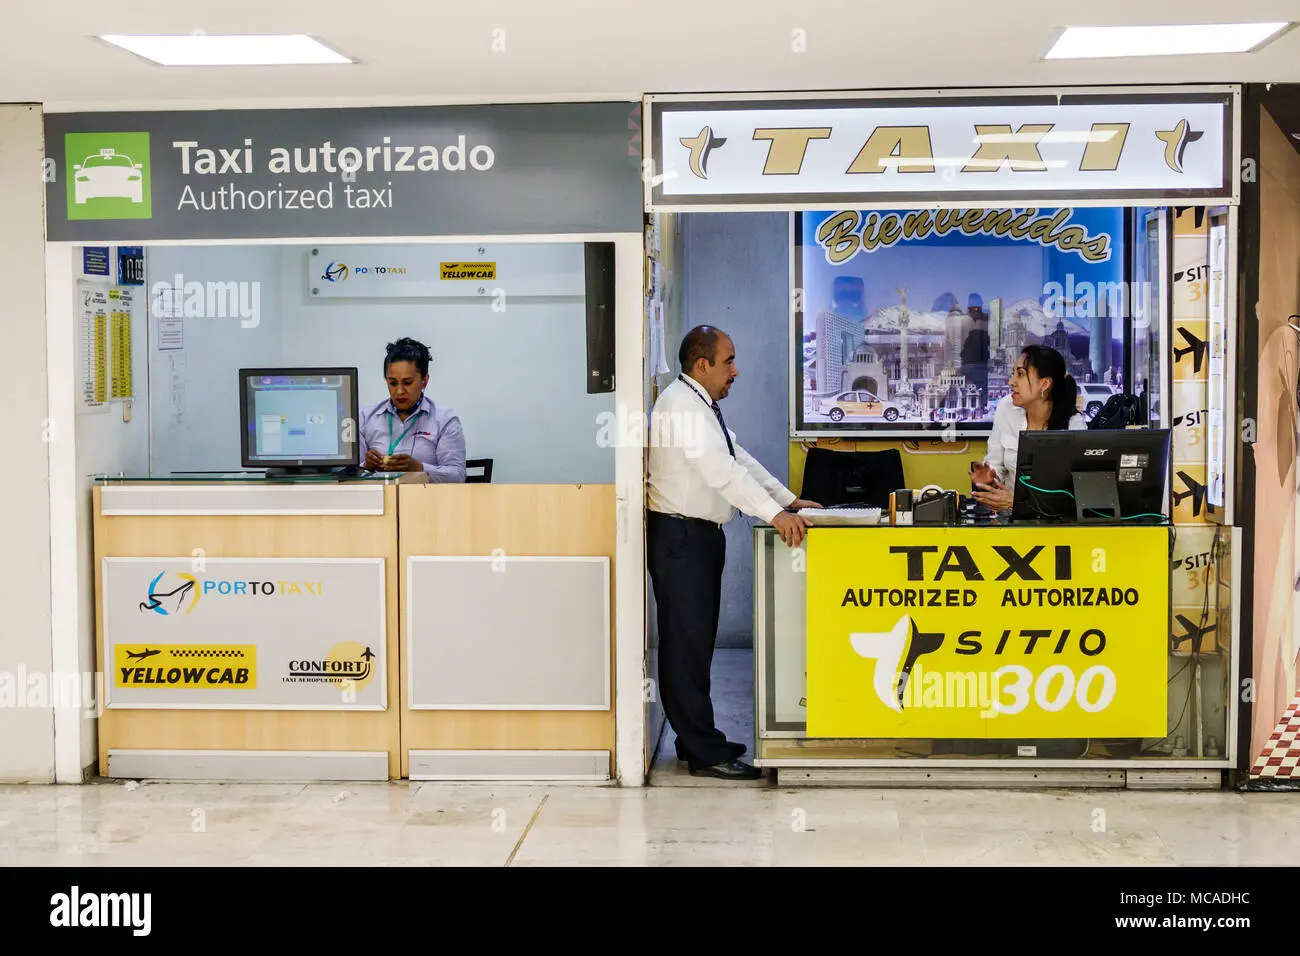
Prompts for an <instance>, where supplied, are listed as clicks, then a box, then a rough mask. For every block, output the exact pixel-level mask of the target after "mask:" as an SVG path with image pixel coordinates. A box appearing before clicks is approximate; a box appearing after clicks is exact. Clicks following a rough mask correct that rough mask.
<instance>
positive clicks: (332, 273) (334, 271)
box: [321, 262, 349, 282]
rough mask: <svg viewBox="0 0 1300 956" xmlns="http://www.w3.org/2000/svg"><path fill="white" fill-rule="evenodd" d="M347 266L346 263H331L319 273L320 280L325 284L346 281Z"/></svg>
mask: <svg viewBox="0 0 1300 956" xmlns="http://www.w3.org/2000/svg"><path fill="white" fill-rule="evenodd" d="M348 275H349V271H348V266H347V263H346V262H331V263H330V264H329V265H327V266H326V267H325V271H324V272H323V273H321V278H322V279H324V280H325V281H326V282H346V281H347V280H348Z"/></svg>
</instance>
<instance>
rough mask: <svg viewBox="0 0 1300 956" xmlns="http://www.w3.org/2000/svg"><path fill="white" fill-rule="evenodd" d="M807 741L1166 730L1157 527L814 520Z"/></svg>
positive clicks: (1163, 555) (1153, 733)
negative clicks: (864, 524) (867, 525)
mask: <svg viewBox="0 0 1300 956" xmlns="http://www.w3.org/2000/svg"><path fill="white" fill-rule="evenodd" d="M807 555H808V556H807V588H808V592H807V593H808V599H807V600H808V609H807V655H808V656H807V662H808V664H807V666H808V693H807V697H808V704H807V706H808V736H809V737H822V738H888V739H910V738H915V739H974V738H1004V739H1006V738H1019V739H1025V740H1036V739H1045V738H1090V737H1125V738H1136V737H1163V736H1164V735H1165V734H1166V733H1167V726H1166V725H1167V722H1168V714H1167V703H1168V701H1167V696H1168V695H1167V694H1166V687H1165V685H1166V683H1167V681H1168V670H1169V665H1168V638H1167V637H1166V636H1165V635H1166V634H1167V633H1168V630H1169V613H1170V612H1169V596H1170V595H1169V529H1168V528H1161V527H1153V528H1101V527H1094V528H1052V529H1050V531H1048V530H1046V529H1041V528H1032V527H1031V528H945V529H929V528H926V529H921V528H915V529H914V528H896V529H887V530H880V529H851V528H814V529H813V530H812V531H811V532H810V533H809V536H808V552H807Z"/></svg>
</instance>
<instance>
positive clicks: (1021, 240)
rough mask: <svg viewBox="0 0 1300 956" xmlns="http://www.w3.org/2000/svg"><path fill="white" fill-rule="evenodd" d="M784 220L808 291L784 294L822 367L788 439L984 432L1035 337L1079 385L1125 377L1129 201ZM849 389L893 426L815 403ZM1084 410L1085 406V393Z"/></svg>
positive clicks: (799, 335)
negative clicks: (890, 412) (889, 412)
mask: <svg viewBox="0 0 1300 956" xmlns="http://www.w3.org/2000/svg"><path fill="white" fill-rule="evenodd" d="M794 216H795V245H794V249H793V255H794V273H795V280H796V287H797V288H799V289H800V290H802V293H803V294H802V295H801V296H794V297H792V301H794V302H795V304H796V305H800V306H801V308H802V311H797V312H796V314H795V317H794V324H795V341H796V342H798V343H800V350H801V353H802V357H803V361H804V362H805V363H806V364H807V363H815V365H816V368H817V376H816V379H815V382H816V384H813V380H812V379H810V378H809V377H807V376H805V377H804V378H803V380H802V388H803V394H802V395H801V396H799V395H797V396H795V397H794V398H795V400H794V402H793V407H794V409H795V410H796V414H795V417H794V420H793V422H792V426H793V430H794V432H795V433H796V435H804V436H807V435H816V434H817V433H818V432H827V431H830V432H838V433H858V434H862V435H879V434H882V433H883V434H890V433H892V434H896V435H906V434H917V433H924V432H928V431H932V430H941V429H943V428H944V427H945V426H944V423H945V422H946V421H958V422H960V423H961V424H960V427H959V432H961V433H964V434H969V435H972V436H975V437H979V436H980V435H981V433H986V432H987V431H988V428H989V426H990V424H991V423H992V420H993V411H994V409H995V407H996V406H997V403H998V402H999V401H1000V400H1001V399H1002V398H1004V397H1005V396H1006V395H1007V394H1008V393H1009V392H1010V385H1009V379H1010V377H1011V375H1012V370H1013V368H1014V366H1015V363H1016V360H1017V358H1018V357H1019V353H1020V350H1021V349H1022V348H1023V347H1024V346H1026V345H1029V344H1041V345H1046V346H1048V347H1050V348H1054V349H1056V350H1057V351H1058V352H1060V353H1061V356H1062V358H1063V359H1064V360H1065V362H1066V365H1067V367H1068V368H1069V371H1070V373H1071V374H1072V375H1073V376H1074V378H1075V380H1076V381H1077V382H1079V383H1080V384H1083V383H1087V382H1096V383H1100V384H1105V385H1113V386H1115V387H1116V388H1119V387H1121V386H1122V383H1123V379H1124V360H1125V356H1124V334H1123V328H1124V319H1123V316H1124V315H1125V314H1126V311H1127V308H1128V306H1127V302H1126V300H1125V296H1124V289H1125V281H1124V280H1125V278H1126V275H1125V262H1126V254H1127V251H1128V248H1129V245H1130V243H1129V241H1128V240H1127V239H1126V236H1125V211H1124V210H1123V209H1120V208H1091V207H1090V208H1061V209H1039V208H1034V207H1026V208H1012V209H971V210H957V209H939V210H911V211H908V210H897V211H894V210H891V211H886V210H840V211H829V212H804V213H795V214H794ZM1152 334H1153V333H1148V334H1147V337H1146V338H1145V339H1144V340H1143V341H1144V342H1146V343H1148V347H1149V346H1150V343H1151V342H1152V341H1153V339H1152ZM804 343H809V344H811V345H812V348H811V352H812V353H815V354H810V350H809V349H808V348H805V347H804ZM846 387H847V388H855V387H856V388H857V389H860V390H861V391H859V396H860V397H859V399H858V400H860V401H882V402H889V403H890V404H892V405H894V406H896V407H897V409H898V410H899V412H900V414H899V415H897V416H896V420H895V421H893V422H888V421H885V420H883V419H874V418H873V419H870V420H867V419H863V418H861V417H859V418H857V419H855V420H853V421H848V420H847V419H844V418H841V419H840V420H839V421H834V420H832V418H831V416H830V415H829V409H828V410H827V411H825V412H824V411H822V405H823V403H824V402H825V401H826V399H827V398H828V397H830V396H834V395H836V394H838V392H839V390H840V389H843V388H846ZM868 391H869V392H870V394H869V395H868ZM1081 397H1082V396H1081ZM1079 411H1080V412H1083V413H1084V414H1085V416H1087V415H1089V414H1090V413H1091V412H1093V411H1095V409H1089V406H1088V403H1086V402H1082V401H1081V402H1080V404H1079Z"/></svg>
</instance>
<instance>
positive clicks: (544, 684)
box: [93, 473, 615, 781]
mask: <svg viewBox="0 0 1300 956" xmlns="http://www.w3.org/2000/svg"><path fill="white" fill-rule="evenodd" d="M93 509H94V555H95V594H96V609H95V616H96V651H97V658H98V660H97V664H98V669H99V671H100V672H101V673H102V674H103V675H104V691H105V693H104V707H103V712H102V715H101V717H100V720H99V771H100V774H101V775H103V776H106V777H128V778H148V779H173V780H175V779H186V780H230V781H234V780H279V781H299V780H301V781H326V780H388V779H397V778H403V777H406V778H411V779H447V780H481V779H521V780H553V779H566V780H595V781H599V780H607V779H609V778H610V777H611V775H612V772H613V760H614V741H615V732H614V699H613V693H612V688H613V668H614V654H613V627H612V620H613V617H612V615H613V612H614V608H613V591H612V582H613V574H612V564H613V556H614V547H615V507H614V489H613V486H612V485H581V486H576V485H492V484H460V485H445V484H438V485H430V484H428V483H427V477H426V476H425V475H423V474H412V475H409V476H408V475H404V476H400V477H391V476H389V477H360V478H352V479H346V480H338V479H334V478H329V479H322V478H313V477H297V478H283V479H264V478H261V477H257V476H250V475H249V474H247V473H234V474H226V475H216V474H213V475H188V476H169V477H166V478H159V479H153V478H131V477H125V476H117V477H99V478H96V480H95V484H94V487H93Z"/></svg>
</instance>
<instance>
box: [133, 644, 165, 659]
mask: <svg viewBox="0 0 1300 956" xmlns="http://www.w3.org/2000/svg"><path fill="white" fill-rule="evenodd" d="M161 653H162V651H156V650H154V649H153V648H150V647H146V648H145V649H144V650H142V651H140V652H139V653H138V654H137V653H136V652H135V651H127V652H126V656H127V657H128V658H130V659H131V660H133V661H142V660H144V659H145V658H148V657H153V656H154V655H155V654H161Z"/></svg>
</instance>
